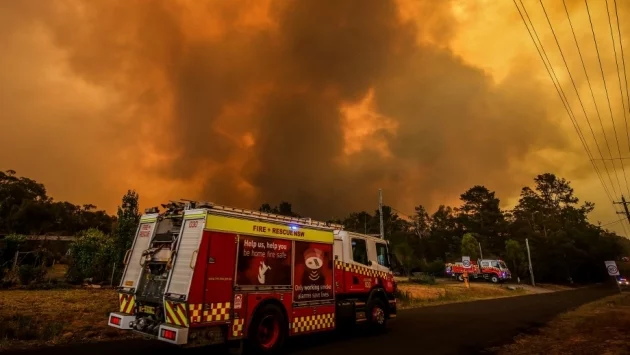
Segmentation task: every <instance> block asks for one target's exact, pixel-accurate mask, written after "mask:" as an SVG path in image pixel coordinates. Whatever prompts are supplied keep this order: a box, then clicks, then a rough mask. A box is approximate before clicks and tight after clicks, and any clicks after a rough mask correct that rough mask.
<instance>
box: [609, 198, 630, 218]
mask: <svg viewBox="0 0 630 355" xmlns="http://www.w3.org/2000/svg"><path fill="white" fill-rule="evenodd" d="M613 204H615V205H623V209H624V211H623V212H617V214H625V215H626V218H627V219H628V222H630V211H628V202H626V199H625V197H623V195H621V202H613Z"/></svg>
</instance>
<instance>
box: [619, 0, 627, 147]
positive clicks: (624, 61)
mask: <svg viewBox="0 0 630 355" xmlns="http://www.w3.org/2000/svg"><path fill="white" fill-rule="evenodd" d="M615 16H616V17H617V33H618V34H619V46H620V47H621V63H623V77H624V79H625V80H626V99H627V101H628V111H629V112H630V94H629V93H628V76H627V75H626V59H625V57H624V55H623V41H622V40H621V29H620V28H619V11H618V9H617V0H615ZM622 100H623V98H622ZM627 129H628V126H627V123H626V130H627ZM628 150H630V143H628Z"/></svg>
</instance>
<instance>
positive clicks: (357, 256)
mask: <svg viewBox="0 0 630 355" xmlns="http://www.w3.org/2000/svg"><path fill="white" fill-rule="evenodd" d="M350 247H351V249H350V252H351V257H352V261H353V263H354V264H355V265H357V266H358V268H359V269H362V268H363V269H365V268H370V266H369V261H370V260H369V253H368V245H367V240H365V238H361V237H357V236H352V238H350ZM366 278H367V276H366V275H365V274H364V273H360V272H354V271H353V272H346V279H345V283H346V288H347V289H348V290H350V291H361V292H363V291H365V289H366V288H367V289H370V288H371V287H372V285H371V283H369V284H366V283H365V279H366Z"/></svg>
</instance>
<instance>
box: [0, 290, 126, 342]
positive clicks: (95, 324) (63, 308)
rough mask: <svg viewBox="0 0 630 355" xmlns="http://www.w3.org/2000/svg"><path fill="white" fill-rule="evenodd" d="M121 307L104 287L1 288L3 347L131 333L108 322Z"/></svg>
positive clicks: (90, 339)
mask: <svg viewBox="0 0 630 355" xmlns="http://www.w3.org/2000/svg"><path fill="white" fill-rule="evenodd" d="M117 308H118V298H117V296H116V293H115V291H113V290H104V289H71V290H43V291H27V290H11V291H2V292H0V351H2V350H3V349H7V348H23V347H33V346H38V345H46V344H47V345H55V344H63V343H72V342H79V341H95V340H103V339H108V338H116V339H121V338H122V337H129V336H132V335H130V334H127V333H123V332H121V331H118V330H116V329H114V328H111V327H108V326H107V316H108V313H109V312H111V311H115V310H116V309H117Z"/></svg>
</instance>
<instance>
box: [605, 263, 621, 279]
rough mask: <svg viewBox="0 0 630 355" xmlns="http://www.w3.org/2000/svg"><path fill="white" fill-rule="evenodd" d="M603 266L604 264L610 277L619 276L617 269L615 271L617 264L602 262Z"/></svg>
mask: <svg viewBox="0 0 630 355" xmlns="http://www.w3.org/2000/svg"><path fill="white" fill-rule="evenodd" d="M604 264H606V269H607V270H608V275H610V276H618V275H619V269H617V263H615V262H614V261H604Z"/></svg>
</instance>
